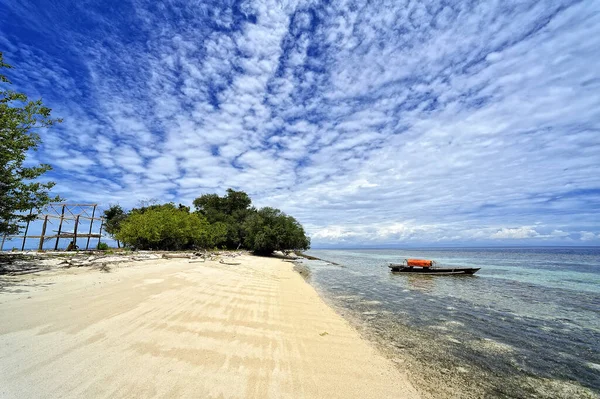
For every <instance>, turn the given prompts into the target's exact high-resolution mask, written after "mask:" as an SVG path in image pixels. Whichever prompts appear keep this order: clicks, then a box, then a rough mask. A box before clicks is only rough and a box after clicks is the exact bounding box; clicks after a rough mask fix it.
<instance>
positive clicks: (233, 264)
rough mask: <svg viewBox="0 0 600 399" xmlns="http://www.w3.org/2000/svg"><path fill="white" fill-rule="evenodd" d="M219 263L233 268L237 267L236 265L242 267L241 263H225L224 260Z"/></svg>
mask: <svg viewBox="0 0 600 399" xmlns="http://www.w3.org/2000/svg"><path fill="white" fill-rule="evenodd" d="M219 263H222V264H224V265H231V266H236V265H241V263H240V262H225V261H224V260H222V259H221V260H220V261H219Z"/></svg>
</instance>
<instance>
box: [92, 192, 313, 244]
mask: <svg viewBox="0 0 600 399" xmlns="http://www.w3.org/2000/svg"><path fill="white" fill-rule="evenodd" d="M194 207H195V208H196V211H194V212H190V208H189V207H187V206H185V205H181V204H179V205H178V206H176V205H175V204H173V203H168V204H153V205H147V206H141V207H139V208H134V209H132V210H131V211H129V212H127V213H125V212H124V211H123V209H122V208H121V207H120V206H118V205H113V206H111V207H110V208H109V209H107V210H106V211H105V212H104V216H105V218H106V226H107V229H106V231H107V232H108V233H110V234H112V235H113V237H114V238H115V239H117V240H119V241H122V242H123V243H124V244H125V245H127V246H129V247H133V248H138V249H160V250H182V249H195V248H214V247H225V248H229V249H237V248H240V247H241V248H244V249H249V250H252V251H254V252H256V253H258V254H270V253H272V252H273V251H276V250H283V251H285V250H292V249H308V248H309V246H310V240H309V238H308V237H306V234H305V233H304V229H303V228H302V226H301V225H300V223H298V221H297V220H296V219H294V218H293V217H291V216H288V215H286V214H285V213H283V212H282V211H280V210H279V209H274V208H262V209H260V210H256V209H255V208H253V207H252V201H251V200H250V197H249V196H248V195H247V194H246V193H244V192H243V191H234V190H231V189H229V190H227V194H226V195H225V196H224V197H220V196H219V195H217V194H205V195H202V196H201V197H198V198H196V200H194Z"/></svg>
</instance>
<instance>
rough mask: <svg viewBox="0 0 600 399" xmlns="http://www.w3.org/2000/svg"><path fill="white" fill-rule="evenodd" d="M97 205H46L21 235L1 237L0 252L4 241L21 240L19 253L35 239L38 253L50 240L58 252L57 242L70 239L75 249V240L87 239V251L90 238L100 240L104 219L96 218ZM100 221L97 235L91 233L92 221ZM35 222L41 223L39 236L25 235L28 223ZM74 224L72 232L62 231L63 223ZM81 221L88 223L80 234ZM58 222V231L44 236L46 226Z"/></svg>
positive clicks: (30, 211)
mask: <svg viewBox="0 0 600 399" xmlns="http://www.w3.org/2000/svg"><path fill="white" fill-rule="evenodd" d="M97 207H98V204H66V203H52V204H48V205H46V207H44V208H43V209H41V210H39V212H37V217H36V219H34V220H33V221H29V222H27V224H26V225H25V232H24V234H23V235H16V236H8V235H4V236H3V237H2V243H1V244H0V251H2V250H4V242H5V241H6V239H9V240H12V239H15V238H16V239H22V243H21V251H23V250H25V243H26V241H27V240H28V239H32V238H37V239H39V244H38V251H43V250H44V243H45V242H46V241H50V240H56V241H55V243H54V250H55V251H56V250H58V246H59V242H60V240H61V239H70V240H71V242H72V243H73V245H74V247H75V248H77V239H87V242H86V245H85V249H86V250H88V249H89V247H90V240H91V239H92V238H97V239H98V244H100V239H101V238H102V228H103V227H104V218H102V217H96V208H97ZM33 213H34V212H33V209H30V210H29V215H32V214H33ZM98 220H99V221H100V230H99V231H98V232H97V233H94V232H93V227H94V221H98ZM35 221H42V231H41V234H40V235H27V233H28V232H29V227H30V223H33V222H35ZM65 221H66V222H67V223H69V222H70V221H72V222H73V223H74V227H73V231H72V232H64V231H63V223H64V222H65ZM81 221H89V229H88V231H87V232H83V233H82V232H81V231H80V230H79V227H80V222H81ZM54 222H58V230H55V231H56V234H46V233H47V229H48V225H49V224H53V223H54Z"/></svg>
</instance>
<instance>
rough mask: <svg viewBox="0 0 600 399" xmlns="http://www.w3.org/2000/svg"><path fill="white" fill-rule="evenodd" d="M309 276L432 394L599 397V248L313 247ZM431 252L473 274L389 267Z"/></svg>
mask: <svg viewBox="0 0 600 399" xmlns="http://www.w3.org/2000/svg"><path fill="white" fill-rule="evenodd" d="M306 254H308V255H311V256H313V257H317V258H319V259H320V260H306V259H304V260H302V261H301V264H299V265H298V267H300V268H302V269H304V271H306V272H307V273H305V274H307V275H308V280H309V281H310V283H311V284H312V285H313V286H314V287H315V288H316V289H317V291H318V292H319V293H320V295H321V296H322V297H323V298H324V299H325V300H326V302H328V303H329V304H330V305H331V306H333V307H334V308H335V309H336V310H337V311H338V312H339V313H340V314H342V315H343V316H344V317H345V318H346V319H347V320H348V321H349V322H350V323H351V324H353V325H354V326H355V327H356V328H357V329H358V330H359V332H360V333H361V334H362V335H363V336H364V337H365V338H367V339H369V340H370V341H372V342H373V344H374V345H376V346H378V347H379V348H380V349H381V350H382V352H383V353H384V354H385V355H386V356H388V357H389V358H390V359H391V360H392V361H394V362H395V363H397V364H398V367H399V368H400V369H401V370H403V371H405V372H407V373H408V376H409V377H410V379H411V380H412V381H413V383H414V384H415V386H416V387H417V388H418V389H420V390H421V391H422V392H424V393H426V394H428V395H427V396H430V397H465V398H467V397H473V398H479V397H481V398H529V397H531V398H563V397H564V398H579V397H581V398H600V248H598V247H586V248H581V247H576V248H573V247H569V248H562V247H560V248H559V247H552V248H548V247H543V248H452V249H448V248H443V249H435V248H423V249H343V250H309V251H307V252H306ZM405 258H423V259H432V260H435V261H437V262H438V264H440V265H448V266H469V267H481V270H480V271H479V272H477V274H475V275H472V276H431V275H414V274H413V275H409V274H405V273H392V272H390V269H389V268H388V267H387V265H388V262H400V261H402V260H403V259H405Z"/></svg>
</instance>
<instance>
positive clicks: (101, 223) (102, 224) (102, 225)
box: [96, 219, 104, 248]
mask: <svg viewBox="0 0 600 399" xmlns="http://www.w3.org/2000/svg"><path fill="white" fill-rule="evenodd" d="M102 227H104V219H102V220H101V221H100V232H99V233H98V245H100V240H101V239H102ZM96 248H98V246H96Z"/></svg>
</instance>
